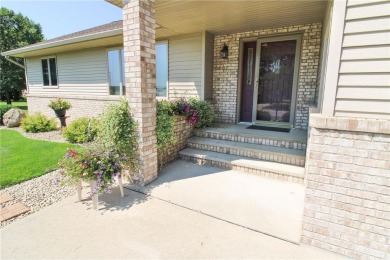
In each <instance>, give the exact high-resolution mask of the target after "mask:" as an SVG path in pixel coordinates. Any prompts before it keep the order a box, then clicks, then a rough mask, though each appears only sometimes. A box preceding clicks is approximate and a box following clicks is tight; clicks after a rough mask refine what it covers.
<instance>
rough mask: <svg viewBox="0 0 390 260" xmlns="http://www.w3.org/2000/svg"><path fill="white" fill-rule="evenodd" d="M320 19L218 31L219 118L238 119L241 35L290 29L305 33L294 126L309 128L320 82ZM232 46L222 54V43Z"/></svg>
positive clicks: (215, 102)
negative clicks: (297, 23) (257, 27)
mask: <svg viewBox="0 0 390 260" xmlns="http://www.w3.org/2000/svg"><path fill="white" fill-rule="evenodd" d="M321 28H322V24H321V23H313V24H305V25H296V26H290V27H281V28H273V29H265V30H258V31H250V32H241V33H235V34H228V35H219V36H215V38H214V74H213V107H214V109H215V111H216V113H217V114H218V120H219V121H220V122H224V123H235V122H236V113H237V105H238V103H239V101H238V100H237V96H238V91H239V84H238V81H239V79H238V66H239V64H238V63H239V46H240V39H242V38H245V37H267V36H271V35H272V36H274V35H279V36H281V35H283V34H291V33H301V34H302V48H301V59H300V67H299V78H298V91H297V92H298V93H297V104H296V108H297V111H296V114H295V127H296V128H303V129H306V128H307V123H308V118H309V104H310V103H312V102H314V98H315V90H316V85H317V71H318V63H319V53H320V45H321ZM224 43H226V44H227V45H228V46H229V58H228V59H222V58H220V56H219V53H220V50H221V47H222V46H223V44H224Z"/></svg>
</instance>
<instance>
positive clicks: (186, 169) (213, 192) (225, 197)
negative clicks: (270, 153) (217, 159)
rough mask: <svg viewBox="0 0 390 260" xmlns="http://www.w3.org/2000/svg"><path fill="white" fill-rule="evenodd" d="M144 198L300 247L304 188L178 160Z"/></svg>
mask: <svg viewBox="0 0 390 260" xmlns="http://www.w3.org/2000/svg"><path fill="white" fill-rule="evenodd" d="M131 188H133V189H137V190H141V191H142V192H144V193H146V194H150V195H152V196H154V197H157V198H161V199H163V200H166V201H170V202H173V203H175V204H178V205H181V206H184V207H187V208H191V209H193V210H195V211H200V212H203V213H206V214H208V215H211V216H214V217H216V218H221V219H223V220H226V221H229V222H233V223H236V224H238V225H242V226H244V227H247V228H250V229H254V230H257V231H259V232H262V233H265V234H269V235H272V236H275V237H278V238H281V239H285V240H289V241H292V242H295V243H299V242H300V236H301V233H300V232H301V229H302V216H303V203H304V186H303V185H302V184H298V183H292V182H287V181H281V180H276V179H270V178H266V177H262V176H258V175H253V174H248V173H242V172H238V171H232V170H224V169H220V168H216V167H211V166H206V165H203V166H200V165H196V164H194V163H192V162H187V161H183V160H179V161H176V162H174V163H172V164H170V165H168V166H167V167H166V168H164V169H163V170H162V172H161V173H160V175H159V178H158V179H157V180H155V181H154V182H153V183H151V184H149V185H148V186H146V187H137V186H132V187H131Z"/></svg>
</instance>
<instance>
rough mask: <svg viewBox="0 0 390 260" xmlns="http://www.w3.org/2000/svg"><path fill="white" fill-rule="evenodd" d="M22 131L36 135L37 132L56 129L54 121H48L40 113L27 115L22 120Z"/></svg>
mask: <svg viewBox="0 0 390 260" xmlns="http://www.w3.org/2000/svg"><path fill="white" fill-rule="evenodd" d="M21 127H22V128H23V130H24V131H26V132H31V133H37V132H49V131H52V130H55V129H56V128H57V123H56V121H55V120H54V119H48V118H47V117H46V116H44V115H42V114H41V113H36V114H33V115H29V116H27V117H25V118H23V120H22V125H21Z"/></svg>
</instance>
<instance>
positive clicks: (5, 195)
mask: <svg viewBox="0 0 390 260" xmlns="http://www.w3.org/2000/svg"><path fill="white" fill-rule="evenodd" d="M10 200H12V197H11V195H9V194H8V193H3V194H1V195H0V204H3V203H6V202H8V201H10Z"/></svg>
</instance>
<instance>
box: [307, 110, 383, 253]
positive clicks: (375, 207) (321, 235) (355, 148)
mask: <svg viewBox="0 0 390 260" xmlns="http://www.w3.org/2000/svg"><path fill="white" fill-rule="evenodd" d="M310 126H311V127H312V128H311V130H310V138H309V143H308V155H307V156H308V157H307V158H308V159H307V163H306V195H305V209H304V218H303V232H302V242H303V243H306V244H310V245H313V246H317V247H320V248H323V249H326V250H330V251H334V252H337V253H341V254H343V255H347V256H350V257H353V258H359V259H368V258H372V259H376V258H378V259H383V258H385V257H386V255H387V257H390V121H385V120H384V121H381V120H367V119H352V118H335V117H329V118H326V117H321V116H318V115H312V116H311V117H310Z"/></svg>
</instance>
